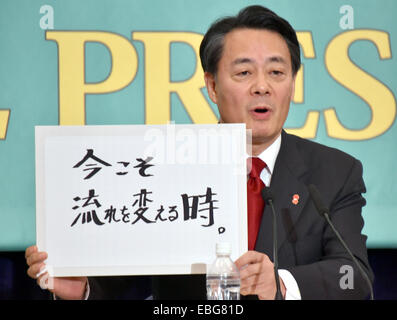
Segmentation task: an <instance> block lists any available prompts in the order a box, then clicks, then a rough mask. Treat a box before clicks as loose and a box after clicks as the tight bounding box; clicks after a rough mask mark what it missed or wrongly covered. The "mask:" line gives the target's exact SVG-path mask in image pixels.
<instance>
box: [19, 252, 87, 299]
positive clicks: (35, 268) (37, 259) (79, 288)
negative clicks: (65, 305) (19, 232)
mask: <svg viewBox="0 0 397 320" xmlns="http://www.w3.org/2000/svg"><path fill="white" fill-rule="evenodd" d="M47 257H48V255H47V253H46V252H39V251H38V248H37V246H35V245H34V246H31V247H29V248H27V249H26V251H25V258H26V263H27V264H28V266H29V268H28V272H27V273H28V275H29V277H31V278H33V279H36V281H37V284H38V285H39V286H40V287H41V288H43V289H48V290H49V291H50V292H52V293H54V294H55V295H56V296H57V297H59V298H61V299H65V300H79V299H80V300H81V299H84V295H85V290H86V286H87V282H88V280H87V277H62V278H49V275H48V272H45V273H43V274H41V275H40V276H39V277H37V275H38V274H39V273H40V271H41V270H43V269H44V268H45V263H44V261H45V260H46V259H47Z"/></svg>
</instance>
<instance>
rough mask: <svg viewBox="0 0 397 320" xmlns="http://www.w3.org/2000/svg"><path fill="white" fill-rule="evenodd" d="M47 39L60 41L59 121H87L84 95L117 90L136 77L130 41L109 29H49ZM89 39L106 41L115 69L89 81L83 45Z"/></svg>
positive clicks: (60, 122)
mask: <svg viewBox="0 0 397 320" xmlns="http://www.w3.org/2000/svg"><path fill="white" fill-rule="evenodd" d="M46 39H47V40H54V41H56V43H57V44H58V61H59V62H58V63H59V124H60V125H84V124H85V95H86V94H95V93H96V94H98V93H108V92H114V91H118V90H120V89H122V88H124V87H125V86H127V85H128V84H129V83H130V82H131V81H132V80H133V79H134V77H135V74H136V71H137V66H138V58H137V54H136V51H135V48H134V47H133V46H132V44H131V42H130V41H128V40H127V39H125V38H124V37H122V36H120V35H118V34H114V33H110V32H94V31H47V32H46ZM86 42H98V43H102V44H103V45H105V46H106V47H107V48H108V49H109V52H110V55H111V59H112V61H111V66H112V69H111V71H110V73H109V76H108V77H107V79H105V80H104V81H102V82H99V83H92V84H91V83H86V82H85V79H84V74H85V69H84V63H85V61H84V46H85V43H86Z"/></svg>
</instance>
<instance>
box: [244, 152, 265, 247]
mask: <svg viewBox="0 0 397 320" xmlns="http://www.w3.org/2000/svg"><path fill="white" fill-rule="evenodd" d="M248 161H252V169H251V172H250V173H249V179H248V182H247V204H248V250H254V249H255V242H256V237H257V236H258V231H259V226H260V224H261V219H262V213H263V209H264V207H265V202H264V201H263V199H262V195H261V190H262V189H263V188H264V187H265V184H264V183H263V181H262V180H261V178H260V174H261V172H262V170H263V169H264V168H265V167H266V163H264V162H263V161H262V160H261V159H259V158H249V159H248Z"/></svg>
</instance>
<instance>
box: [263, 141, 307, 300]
mask: <svg viewBox="0 0 397 320" xmlns="http://www.w3.org/2000/svg"><path fill="white" fill-rule="evenodd" d="M280 146H281V134H280V135H279V136H278V138H277V139H276V140H275V141H274V142H273V143H272V144H271V145H270V146H269V147H268V148H267V149H266V150H264V151H263V152H262V153H261V154H260V155H258V158H260V159H261V160H262V161H263V162H265V163H266V167H265V168H264V169H263V170H262V172H261V175H260V177H261V180H262V181H263V183H264V184H265V185H266V186H268V187H270V185H271V179H272V173H273V170H274V165H275V163H276V159H277V155H278V152H279V151H280ZM276 214H277V213H276ZM278 274H279V276H280V278H281V279H282V280H283V282H284V285H285V289H286V293H285V300H301V299H302V298H301V294H300V291H299V287H298V284H297V283H296V280H295V278H294V277H293V275H292V274H291V273H290V272H289V271H288V270H284V269H279V270H278Z"/></svg>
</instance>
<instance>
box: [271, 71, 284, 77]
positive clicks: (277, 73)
mask: <svg viewBox="0 0 397 320" xmlns="http://www.w3.org/2000/svg"><path fill="white" fill-rule="evenodd" d="M271 74H273V75H275V76H279V75H282V74H283V72H282V71H280V70H272V72H271Z"/></svg>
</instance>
